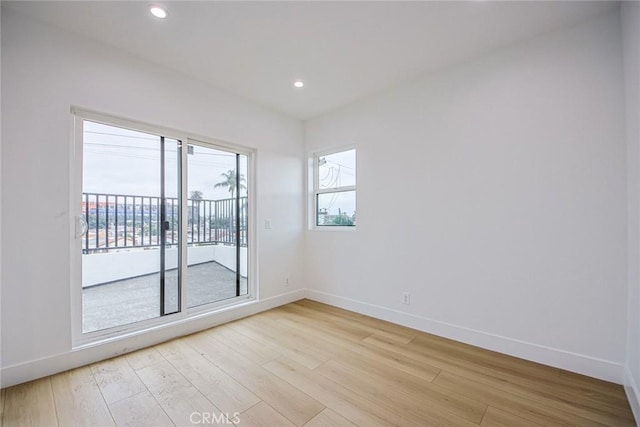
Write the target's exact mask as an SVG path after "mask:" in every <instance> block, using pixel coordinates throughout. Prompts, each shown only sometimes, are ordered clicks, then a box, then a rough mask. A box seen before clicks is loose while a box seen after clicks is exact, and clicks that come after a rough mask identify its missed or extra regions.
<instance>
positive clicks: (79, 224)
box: [76, 215, 89, 238]
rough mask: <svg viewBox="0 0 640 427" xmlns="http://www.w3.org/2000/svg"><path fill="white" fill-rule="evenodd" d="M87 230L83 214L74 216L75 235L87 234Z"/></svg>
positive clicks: (87, 225)
mask: <svg viewBox="0 0 640 427" xmlns="http://www.w3.org/2000/svg"><path fill="white" fill-rule="evenodd" d="M87 231H89V224H88V223H87V220H86V219H84V216H82V215H80V216H77V217H76V237H78V238H80V237H83V236H84V235H85V234H87Z"/></svg>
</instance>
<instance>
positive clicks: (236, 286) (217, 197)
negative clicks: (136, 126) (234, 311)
mask: <svg viewBox="0 0 640 427" xmlns="http://www.w3.org/2000/svg"><path fill="white" fill-rule="evenodd" d="M240 157H244V159H245V160H244V169H243V168H242V167H240V166H241V165H242V162H241V161H240V160H239V159H240ZM246 163H247V161H246V156H241V155H239V154H237V153H234V152H230V151H223V150H219V149H213V148H210V147H205V146H200V145H195V144H194V145H189V147H188V154H187V171H188V174H187V176H188V179H187V187H188V193H187V194H188V202H187V209H186V211H187V212H188V221H187V222H188V226H187V242H188V249H187V263H188V270H187V271H188V274H187V278H188V279H187V280H188V283H187V305H188V307H196V306H200V305H204V304H209V303H212V302H217V301H222V300H225V299H229V298H234V297H236V296H238V295H242V294H246V293H247V285H246V282H247V273H246V271H245V272H243V271H242V263H241V262H240V259H241V258H242V256H244V258H245V260H246V256H247V255H246V253H247V242H246V235H247V231H246V224H247V221H246V210H247V207H246V205H247V164H246ZM238 212H240V214H238ZM243 218H244V220H243ZM243 221H244V222H243ZM243 224H244V225H243ZM243 227H245V228H244V229H243ZM243 254H244V255H243ZM244 265H245V266H246V261H245V264H244ZM245 270H246V267H245ZM242 283H244V285H242ZM243 289H244V290H243Z"/></svg>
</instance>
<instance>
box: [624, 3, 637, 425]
mask: <svg viewBox="0 0 640 427" xmlns="http://www.w3.org/2000/svg"><path fill="white" fill-rule="evenodd" d="M620 16H621V18H622V21H621V22H622V46H623V54H624V82H625V86H624V93H625V101H626V102H625V107H626V137H627V170H628V173H627V175H628V176H627V198H628V218H629V226H628V227H629V230H628V233H629V234H628V281H629V296H628V304H629V305H628V307H629V313H628V315H629V317H628V321H627V324H628V331H627V364H626V368H627V371H626V378H625V386H626V387H625V388H626V390H627V394H628V396H629V402H630V403H631V407H632V409H633V411H634V414H635V416H636V419H637V420H639V419H640V392H639V391H638V384H640V3H637V2H624V3H623V4H622V6H621V8H620Z"/></svg>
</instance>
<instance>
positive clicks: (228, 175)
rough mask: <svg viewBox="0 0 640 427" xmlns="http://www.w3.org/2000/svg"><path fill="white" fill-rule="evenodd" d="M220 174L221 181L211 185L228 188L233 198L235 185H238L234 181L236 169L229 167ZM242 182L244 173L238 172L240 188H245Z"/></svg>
mask: <svg viewBox="0 0 640 427" xmlns="http://www.w3.org/2000/svg"><path fill="white" fill-rule="evenodd" d="M220 176H221V177H222V178H224V180H223V181H220V182H219V183H217V184H216V185H214V186H213V188H227V187H228V188H229V193H231V198H233V195H234V193H235V191H236V186H238V183H237V182H236V171H235V170H233V169H230V170H229V171H227V172H223V173H221V174H220ZM243 182H245V179H244V175H243V174H240V185H239V187H240V190H246V189H247V186H246V185H244V184H243Z"/></svg>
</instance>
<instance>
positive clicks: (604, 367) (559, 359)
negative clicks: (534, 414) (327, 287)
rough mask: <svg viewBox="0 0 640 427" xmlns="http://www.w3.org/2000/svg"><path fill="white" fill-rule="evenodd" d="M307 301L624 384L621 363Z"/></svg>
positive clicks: (377, 309) (361, 305)
mask: <svg viewBox="0 0 640 427" xmlns="http://www.w3.org/2000/svg"><path fill="white" fill-rule="evenodd" d="M307 298H309V299H312V300H314V301H318V302H323V303H326V304H330V305H333V306H336V307H340V308H344V309H346V310H351V311H355V312H357V313H360V314H364V315H367V316H371V317H375V318H378V319H382V320H387V321H389V322H392V323H397V324H400V325H404V326H407V327H410V328H413V329H417V330H420V331H424V332H428V333H431V334H434V335H438V336H442V337H445V338H450V339H452V340H456V341H460V342H464V343H467V344H471V345H474V346H477V347H482V348H485V349H488V350H493V351H497V352H499V353H504V354H508V355H511V356H515V357H519V358H522V359H526V360H530V361H533V362H538V363H542V364H544V365H548V366H553V367H556V368H561V369H566V370H568V371H572V372H577V373H579V374H583V375H588V376H590V377H594V378H599V379H602V380H606V381H610V382H614V383H617V384H623V382H624V377H625V374H624V371H625V370H624V366H623V365H622V364H620V363H615V362H611V361H608V360H602V359H598V358H595V357H590V356H586V355H583V354H578V353H572V352H569V351H565V350H560V349H556V348H551V347H546V346H541V345H538V344H533V343H528V342H524V341H520V340H516V339H512V338H508V337H503V336H500V335H494V334H490V333H487V332H483V331H478V330H474V329H469V328H465V327H462V326H457V325H452V324H449V323H444V322H440V321H437V320H433V319H428V318H426V317H421V316H416V315H413V314H408V313H404V312H401V311H397V310H393V309H390V308H386V307H381V306H378V305H374V304H368V303H365V302H361V301H357V300H354V299H350V298H345V297H341V296H338V295H333V294H328V293H325V292H320V291H315V290H310V289H309V290H307Z"/></svg>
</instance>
